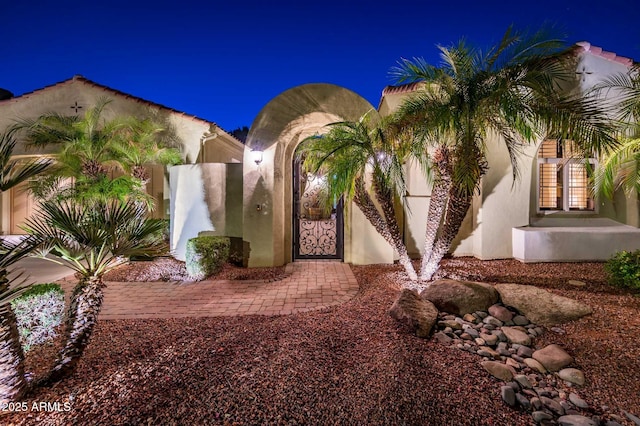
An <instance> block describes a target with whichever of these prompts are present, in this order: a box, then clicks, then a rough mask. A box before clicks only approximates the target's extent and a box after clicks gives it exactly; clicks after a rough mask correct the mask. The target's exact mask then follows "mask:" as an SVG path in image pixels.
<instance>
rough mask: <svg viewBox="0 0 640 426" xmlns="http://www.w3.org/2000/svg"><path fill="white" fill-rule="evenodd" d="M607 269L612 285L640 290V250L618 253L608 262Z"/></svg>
mask: <svg viewBox="0 0 640 426" xmlns="http://www.w3.org/2000/svg"><path fill="white" fill-rule="evenodd" d="M605 269H606V270H607V272H608V274H609V282H610V283H611V284H613V285H615V286H618V287H624V288H632V289H636V290H640V250H636V251H633V252H628V251H620V252H618V253H616V254H615V255H614V256H613V257H612V258H611V259H609V260H608V261H607V263H606V265H605Z"/></svg>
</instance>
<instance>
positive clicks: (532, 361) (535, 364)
mask: <svg viewBox="0 0 640 426" xmlns="http://www.w3.org/2000/svg"><path fill="white" fill-rule="evenodd" d="M522 361H523V362H524V363H525V364H527V367H529V368H531V369H533V370H535V371H537V372H538V373H542V374H545V373H546V372H547V369H546V368H544V366H543V365H542V364H540V363H539V362H538V361H536V360H535V359H533V358H525V359H523V360H522Z"/></svg>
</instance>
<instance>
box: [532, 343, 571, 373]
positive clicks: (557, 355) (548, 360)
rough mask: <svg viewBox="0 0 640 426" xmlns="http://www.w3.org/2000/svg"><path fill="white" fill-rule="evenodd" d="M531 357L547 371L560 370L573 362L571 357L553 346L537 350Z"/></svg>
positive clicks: (558, 347) (556, 346)
mask: <svg viewBox="0 0 640 426" xmlns="http://www.w3.org/2000/svg"><path fill="white" fill-rule="evenodd" d="M532 356H533V359H535V360H536V361H538V362H540V364H542V365H543V366H544V368H546V369H547V370H549V371H558V370H561V369H562V368H564V367H566V366H567V365H569V364H571V363H572V362H573V358H572V357H571V355H569V354H568V353H566V352H565V350H564V349H562V348H561V347H560V346H558V345H555V344H554V345H549V346H546V347H544V348H542V349H538V350H537V351H535V352H534V353H533V355H532Z"/></svg>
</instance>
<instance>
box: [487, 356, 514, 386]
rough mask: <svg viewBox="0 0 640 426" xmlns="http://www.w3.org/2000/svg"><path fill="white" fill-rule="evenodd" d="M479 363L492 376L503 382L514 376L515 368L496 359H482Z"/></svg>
mask: <svg viewBox="0 0 640 426" xmlns="http://www.w3.org/2000/svg"><path fill="white" fill-rule="evenodd" d="M480 365H482V367H483V368H484V369H485V370H487V371H488V372H489V374H491V375H492V376H493V377H495V378H497V379H499V380H502V381H503V382H508V381H510V380H511V379H513V376H515V370H513V368H511V367H509V366H507V365H505V364H503V363H501V362H498V361H483V362H481V363H480Z"/></svg>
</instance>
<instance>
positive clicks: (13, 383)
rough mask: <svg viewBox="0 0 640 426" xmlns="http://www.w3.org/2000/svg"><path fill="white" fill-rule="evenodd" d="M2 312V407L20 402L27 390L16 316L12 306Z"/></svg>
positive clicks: (0, 348)
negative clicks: (13, 402)
mask: <svg viewBox="0 0 640 426" xmlns="http://www.w3.org/2000/svg"><path fill="white" fill-rule="evenodd" d="M1 310H2V312H0V406H3V405H4V404H7V403H9V402H12V401H17V400H19V399H20V398H21V397H22V395H23V394H24V392H25V390H26V389H27V381H26V380H25V377H24V364H23V361H24V354H23V352H22V346H21V345H20V336H19V335H18V326H17V321H16V316H15V314H14V313H13V310H12V309H11V306H10V305H8V304H7V305H5V306H3V307H2V309H1Z"/></svg>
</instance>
